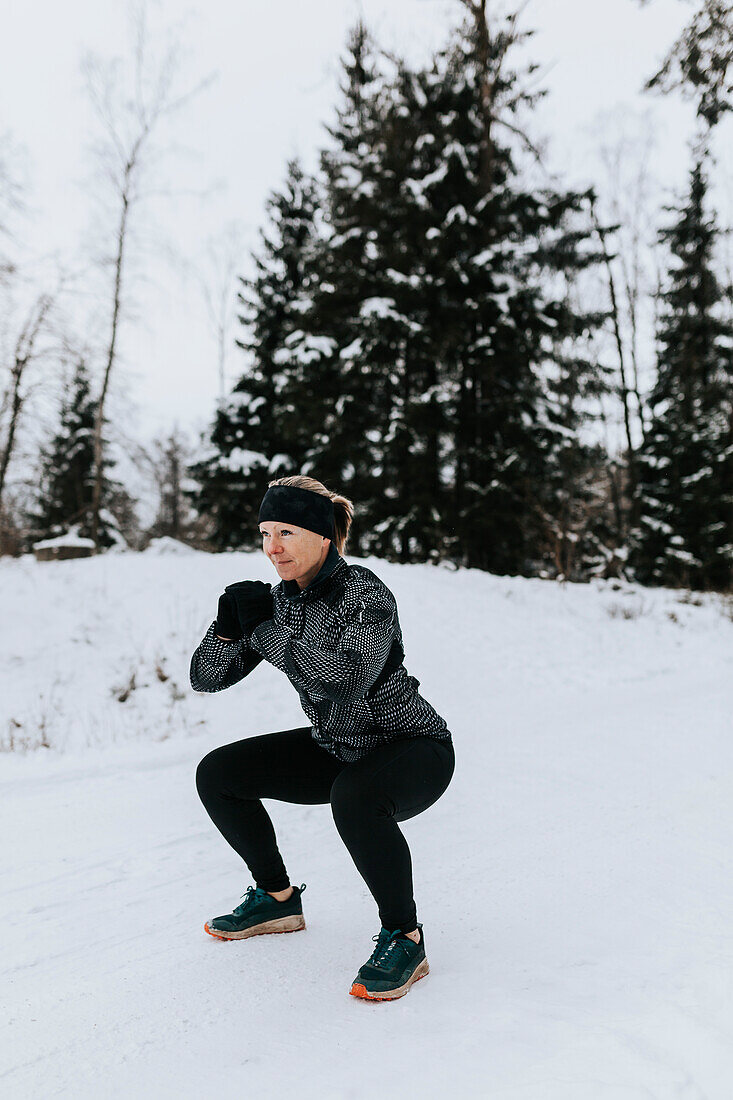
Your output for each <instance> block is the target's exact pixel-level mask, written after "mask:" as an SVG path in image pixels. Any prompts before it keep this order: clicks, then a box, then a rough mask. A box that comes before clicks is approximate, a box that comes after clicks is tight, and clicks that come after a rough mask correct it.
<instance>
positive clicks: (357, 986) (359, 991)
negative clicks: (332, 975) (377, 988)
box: [349, 974, 425, 1001]
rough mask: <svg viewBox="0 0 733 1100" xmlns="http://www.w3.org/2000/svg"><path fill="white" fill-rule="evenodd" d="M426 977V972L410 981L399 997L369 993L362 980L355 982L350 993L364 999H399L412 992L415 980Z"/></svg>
mask: <svg viewBox="0 0 733 1100" xmlns="http://www.w3.org/2000/svg"><path fill="white" fill-rule="evenodd" d="M424 977H425V974H420V976H419V977H417V978H415V981H414V982H410V984H409V985H408V987H407V989H406V990H405V992H404V993H400V995H399V997H375V995H374V994H373V993H369V991H368V990H367V988H366V986H364V985H362V984H361V982H354V984H353V985H352V987H351V989H350V990H349V993H350V995H351V996H352V997H361V999H362V1000H363V1001H399V999H400V997H405V996H406V995H407V994H408V993H409V992H410V990H411V989H412V987H413V985H414V984H415V982H419V981H420V978H424Z"/></svg>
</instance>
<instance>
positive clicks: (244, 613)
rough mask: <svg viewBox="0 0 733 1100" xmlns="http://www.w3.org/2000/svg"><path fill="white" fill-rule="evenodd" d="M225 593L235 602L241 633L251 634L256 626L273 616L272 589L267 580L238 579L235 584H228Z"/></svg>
mask: <svg viewBox="0 0 733 1100" xmlns="http://www.w3.org/2000/svg"><path fill="white" fill-rule="evenodd" d="M224 595H225V596H228V597H229V599H230V600H231V602H232V603H233V604H234V607H235V610H236V616H237V620H238V625H239V628H240V634H251V633H252V631H253V630H254V628H255V627H256V626H259V624H260V623H264V622H266V620H267V619H271V618H272V615H273V611H274V605H273V599H272V589H271V588H270V586H269V584H267V583H266V582H265V581H237V582H236V583H235V584H228V585H227V587H226V588H225V589H224ZM222 634H224V631H222Z"/></svg>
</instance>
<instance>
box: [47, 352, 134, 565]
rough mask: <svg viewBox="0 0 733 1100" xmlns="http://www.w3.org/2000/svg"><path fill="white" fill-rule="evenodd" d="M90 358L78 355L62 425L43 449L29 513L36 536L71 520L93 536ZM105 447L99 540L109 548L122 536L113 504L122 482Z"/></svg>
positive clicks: (64, 400) (50, 532) (59, 528)
mask: <svg viewBox="0 0 733 1100" xmlns="http://www.w3.org/2000/svg"><path fill="white" fill-rule="evenodd" d="M90 390H91V383H90V378H89V372H88V369H87V366H86V363H85V361H84V360H83V359H82V358H80V359H78V360H77V362H76V364H75V367H74V373H73V377H72V379H71V384H70V386H69V387H68V389H67V390H65V392H64V394H63V396H62V401H61V408H60V412H59V426H58V428H57V430H56V432H55V433H54V435H53V438H52V439H51V440H50V442H49V443H48V445H47V446H46V447H43V448H42V450H41V468H40V477H39V494H38V500H37V504H36V506H35V510H34V511H33V514H32V515H31V514H29V515H28V516H27V520H28V523H29V527H30V528H31V532H32V534H31V542H35V541H38V540H39V539H42V538H51V537H54V536H56V535H60V534H63V533H64V532H66V531H67V530H68V529H69V527H70V526H71V525H72V524H77V525H78V531H77V533H78V534H79V535H81V536H82V537H83V538H91V535H92V527H91V509H92V488H93V484H94V415H95V410H96V401H95V400H94V399H93V398H92V396H91V392H90ZM108 450H109V448H108V447H105V451H104V453H105V455H107V457H106V458H105V462H104V476H103V480H102V509H103V514H102V519H101V520H100V527H99V531H100V545H101V546H103V547H105V548H108V547H110V546H112V545H115V544H117V543H119V542H120V537H119V533H118V532H117V531H116V529H115V521H114V518H113V516H112V514H111V512H110V507H111V505H112V503H113V501H114V499H115V496H116V494H117V493H118V492H119V491H120V490H122V486H121V485H120V484H119V483H117V482H116V481H114V480H112V479H110V478H109V477H108V476H107V471H108V470H109V469H110V468H111V467H112V466H114V465H115V464H116V463H115V462H114V461H113V460H112V459H111V458H110V457H109V456H108Z"/></svg>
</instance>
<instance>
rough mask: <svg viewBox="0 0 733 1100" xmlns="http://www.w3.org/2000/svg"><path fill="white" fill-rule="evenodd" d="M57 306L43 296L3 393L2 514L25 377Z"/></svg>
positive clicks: (29, 321)
mask: <svg viewBox="0 0 733 1100" xmlns="http://www.w3.org/2000/svg"><path fill="white" fill-rule="evenodd" d="M53 302H54V299H53V296H52V295H50V294H39V296H38V297H37V299H36V301H35V302H34V303H33V306H32V308H31V310H30V312H29V314H28V317H27V318H26V321H25V324H24V325H23V327H22V329H21V331H20V333H19V335H18V337H17V340H16V342H15V348H14V351H13V361H12V363H11V365H10V380H9V384H8V387H7V389H6V390H5V391H4V393H3V397H2V410H0V417H1V418H2V419H5V417H6V416H7V418H8V424H7V428H6V430H5V439H4V442H3V448H2V452H0V512H1V511H2V498H3V491H4V489H5V479H6V476H7V471H8V465H9V464H10V458H11V455H12V453H13V447H14V446H15V438H16V433H17V429H18V423H19V421H20V415H21V410H22V408H23V402H24V400H25V397H26V394H25V392H24V391H23V389H22V385H23V380H24V376H25V373H26V370H27V368H28V366H29V364H30V363H31V362H33V360H34V359H35V358H36V357H37V355H38V353H39V341H40V337H41V336H42V334H43V333H44V331H45V327H46V323H47V321H48V316H49V312H50V310H51V307H52V305H53Z"/></svg>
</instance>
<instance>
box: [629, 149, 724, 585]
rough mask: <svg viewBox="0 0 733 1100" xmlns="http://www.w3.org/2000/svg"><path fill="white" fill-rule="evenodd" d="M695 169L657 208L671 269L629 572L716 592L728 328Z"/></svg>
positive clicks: (720, 581)
mask: <svg viewBox="0 0 733 1100" xmlns="http://www.w3.org/2000/svg"><path fill="white" fill-rule="evenodd" d="M705 160H706V154H705V153H702V154H699V155H697V156H696V157H695V160H694V164H693V168H692V170H691V172H690V182H689V190H688V193H687V196H686V199H685V200H684V201H683V202H682V205H680V206H679V207H678V208H675V207H674V206H670V207H666V208H665V209H666V210H667V211H668V212H669V213H671V214H674V215H675V218H674V221H673V222H672V223H671V224H670V225H669V226H667V227H666V228H664V229H663V230H661V232H660V234H659V236H660V239H661V241H662V242H663V243H664V244H666V245H667V247H668V248H669V251H670V260H671V262H670V267H669V271H668V273H667V280H666V282H667V286H666V289H665V291H664V292H663V294H662V296H661V300H662V312H661V317H660V325H659V331H658V336H657V339H658V362H657V379H656V382H655V385H654V388H653V390H652V393H651V395H650V399H649V405H650V411H651V424H650V426H649V429H648V431H647V433H646V438H645V442H644V445H643V447H642V449H641V451H640V453H639V456H638V457H639V487H638V494H639V497H638V502H637V503H638V509H639V515H640V520H639V525H638V527H637V529H636V530H635V531H634V532H633V533H632V537H631V540H630V543H631V553H630V565H631V567H632V569H633V570H634V572H635V575H636V577H637V579H639V580H640V581H641V582H642V583H645V584H665V585H671V586H677V585H685V586H689V587H694V588H703V589H708V588H710V589H725V588H728V587H729V586H730V583H731V564H732V563H733V529H732V527H731V519H732V515H733V511H732V508H731V506H732V505H733V359H732V355H733V323H732V322H731V318H730V314H729V313H728V314H726V312H725V295H724V292H723V288H722V287H721V285H720V282H719V280H718V278H717V276H716V274H715V271H714V251H715V245H716V242H717V240H718V238H719V230H718V227H717V224H716V219H715V217H714V215H713V214H708V213H707V211H706V198H707V191H708V183H707V178H706V173H705Z"/></svg>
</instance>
